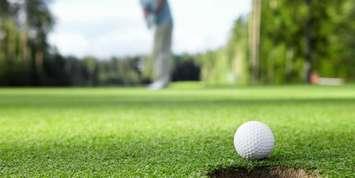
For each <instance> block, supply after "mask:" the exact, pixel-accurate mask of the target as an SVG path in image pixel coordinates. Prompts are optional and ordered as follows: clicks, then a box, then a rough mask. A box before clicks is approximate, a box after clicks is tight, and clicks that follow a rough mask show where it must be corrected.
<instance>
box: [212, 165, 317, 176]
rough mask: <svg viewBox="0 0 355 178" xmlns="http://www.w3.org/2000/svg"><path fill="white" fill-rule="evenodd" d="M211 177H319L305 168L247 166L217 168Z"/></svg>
mask: <svg viewBox="0 0 355 178" xmlns="http://www.w3.org/2000/svg"><path fill="white" fill-rule="evenodd" d="M208 177H211V178H239V177H240V178H242V177H243V178H319V177H320V176H319V174H318V173H316V172H309V171H305V170H303V169H293V168H282V167H274V168H267V167H263V168H255V169H253V170H247V169H245V168H224V169H217V170H214V171H212V172H210V173H209V174H208Z"/></svg>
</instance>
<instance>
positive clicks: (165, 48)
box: [155, 23, 172, 85]
mask: <svg viewBox="0 0 355 178" xmlns="http://www.w3.org/2000/svg"><path fill="white" fill-rule="evenodd" d="M156 35H157V38H156V40H157V50H158V51H157V56H156V61H155V71H156V80H157V81H161V82H163V83H164V84H166V85H167V84H168V83H169V82H170V75H171V70H172V60H171V38H172V25H171V24H170V23H169V24H163V25H161V26H160V27H159V29H157V34H156Z"/></svg>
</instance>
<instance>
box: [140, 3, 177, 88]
mask: <svg viewBox="0 0 355 178" xmlns="http://www.w3.org/2000/svg"><path fill="white" fill-rule="evenodd" d="M140 2H141V5H142V8H143V12H144V17H145V20H146V23H147V27H148V28H149V29H152V30H154V47H153V56H152V57H153V60H154V66H153V69H154V76H153V77H154V78H153V79H154V82H153V83H152V84H150V85H149V88H150V89H153V90H159V89H163V88H165V87H167V86H168V85H169V83H170V80H171V71H172V68H173V66H172V65H173V61H172V57H171V42H172V31H173V19H172V15H171V11H170V7H169V3H168V1H167V0H140Z"/></svg>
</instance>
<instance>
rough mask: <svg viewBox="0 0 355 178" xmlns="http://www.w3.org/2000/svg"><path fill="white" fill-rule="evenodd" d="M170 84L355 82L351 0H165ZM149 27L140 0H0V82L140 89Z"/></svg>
mask: <svg viewBox="0 0 355 178" xmlns="http://www.w3.org/2000/svg"><path fill="white" fill-rule="evenodd" d="M170 5H171V8H172V11H173V15H174V21H175V29H174V42H173V46H174V47H173V51H174V63H175V70H174V73H173V80H174V81H201V83H203V84H206V85H250V84H304V83H309V81H310V79H311V78H312V76H313V77H314V76H317V77H318V78H319V77H326V78H339V79H342V80H344V81H346V82H352V81H354V80H355V1H354V0H337V1H333V0H324V1H318V0H295V1H290V0H249V1H246V0H218V1H217V0H194V1H189V0H170ZM151 47H152V34H151V32H150V31H148V30H147V29H146V27H145V22H144V19H143V15H142V12H141V8H140V6H139V1H138V0H136V1H135V0H131V1H127V0H100V1H96V0H75V1H71V0H51V1H49V0H0V85H1V86H141V85H145V84H147V83H149V82H150V80H151V75H152V62H151V61H152V60H151V59H150V57H149V56H150V55H149V54H150V49H151Z"/></svg>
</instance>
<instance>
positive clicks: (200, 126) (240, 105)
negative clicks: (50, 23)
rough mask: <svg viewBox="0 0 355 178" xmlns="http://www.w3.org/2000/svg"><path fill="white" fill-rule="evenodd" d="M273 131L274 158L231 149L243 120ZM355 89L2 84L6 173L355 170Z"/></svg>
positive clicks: (1, 153) (0, 171) (2, 166)
mask: <svg viewBox="0 0 355 178" xmlns="http://www.w3.org/2000/svg"><path fill="white" fill-rule="evenodd" d="M248 120H259V121H262V122H264V123H266V124H268V125H269V126H270V127H271V129H272V130H273V132H274V135H275V139H276V147H275V149H274V151H273V153H272V156H271V158H270V159H266V160H262V161H247V160H243V159H241V158H240V157H239V156H238V155H237V154H236V152H235V150H234V147H233V135H234V132H235V130H236V129H237V128H238V126H239V125H240V124H242V123H243V122H245V121H248ZM354 165H355V86H353V85H351V86H343V87H314V86H287V87H283V86H267V87H261V86H260V87H257V86H256V87H236V88H204V87H202V86H200V85H197V84H196V85H195V84H192V85H191V84H188V86H187V85H186V84H175V85H173V87H172V88H170V89H167V90H163V91H159V92H153V91H148V90H146V89H143V88H96V89H95V88H93V89H88V88H66V89H64V88H63V89H61V88H53V89H30V88H29V89H0V176H1V177H5V176H15V177H20V176H21V177H22V176H26V177H53V176H62V177H69V176H70V177H71V176H74V177H75V176H80V177H93V176H99V177H108V176H112V177H152V176H153V177H161V176H169V177H187V176H192V177H200V176H206V175H207V174H208V173H209V172H210V171H213V170H215V169H218V168H228V167H239V168H247V169H252V168H255V167H265V166H267V167H268V166H271V167H273V166H282V167H290V168H302V169H306V170H311V171H317V172H319V173H320V174H321V175H322V176H323V177H327V176H329V177H355V166H354Z"/></svg>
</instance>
